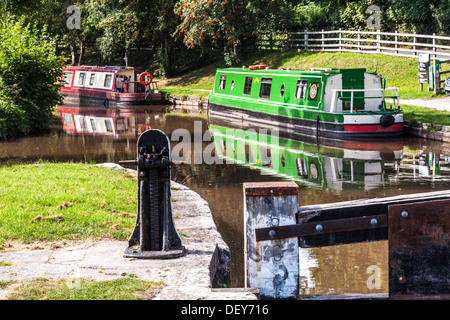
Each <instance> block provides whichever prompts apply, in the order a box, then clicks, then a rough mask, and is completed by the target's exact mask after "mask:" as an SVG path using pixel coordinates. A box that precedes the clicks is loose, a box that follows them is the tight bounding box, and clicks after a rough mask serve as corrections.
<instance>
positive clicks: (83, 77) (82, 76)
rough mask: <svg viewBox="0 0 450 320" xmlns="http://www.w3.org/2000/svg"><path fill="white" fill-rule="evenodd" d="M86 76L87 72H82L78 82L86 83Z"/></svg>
mask: <svg viewBox="0 0 450 320" xmlns="http://www.w3.org/2000/svg"><path fill="white" fill-rule="evenodd" d="M85 78H86V73H84V72H81V73H80V76H79V77H78V84H79V85H80V86H82V85H84V79H85Z"/></svg>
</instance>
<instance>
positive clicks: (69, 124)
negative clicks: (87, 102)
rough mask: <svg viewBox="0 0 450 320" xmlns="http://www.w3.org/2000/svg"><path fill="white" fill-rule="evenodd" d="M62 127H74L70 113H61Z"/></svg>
mask: <svg viewBox="0 0 450 320" xmlns="http://www.w3.org/2000/svg"><path fill="white" fill-rule="evenodd" d="M63 120H64V127H65V128H66V129H74V128H75V125H74V124H73V118H72V115H71V114H70V113H63Z"/></svg>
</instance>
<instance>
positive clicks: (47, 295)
mask: <svg viewBox="0 0 450 320" xmlns="http://www.w3.org/2000/svg"><path fill="white" fill-rule="evenodd" d="M163 286H164V284H163V283H162V282H152V281H145V280H139V279H131V278H120V279H115V280H109V281H94V280H90V279H79V281H76V282H75V283H72V282H71V281H68V280H64V279H61V280H48V279H35V280H32V281H28V282H24V283H22V284H20V285H19V286H18V287H16V288H15V289H14V290H13V292H12V293H10V294H9V295H8V296H7V299H8V300H141V299H142V298H143V297H146V296H149V295H150V296H151V295H152V294H150V293H149V291H151V292H154V293H156V292H158V291H159V290H160V289H161V288H162V287H163Z"/></svg>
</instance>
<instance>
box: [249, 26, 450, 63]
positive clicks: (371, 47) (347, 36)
mask: <svg viewBox="0 0 450 320" xmlns="http://www.w3.org/2000/svg"><path fill="white" fill-rule="evenodd" d="M256 45H257V48H259V49H260V50H287V51H289V50H298V51H300V50H304V51H316V52H317V51H324V52H360V53H383V54H388V55H395V56H405V57H418V55H419V54H420V53H429V54H431V58H432V59H445V58H447V59H450V37H445V36H437V35H435V34H433V35H425V34H416V33H413V34H407V33H398V32H394V33H393V32H381V31H380V30H377V31H359V30H358V31H348V30H341V29H339V30H332V31H324V30H322V31H307V30H305V31H303V32H290V33H284V34H271V33H266V34H262V35H261V36H260V39H259V40H258V41H257V43H256Z"/></svg>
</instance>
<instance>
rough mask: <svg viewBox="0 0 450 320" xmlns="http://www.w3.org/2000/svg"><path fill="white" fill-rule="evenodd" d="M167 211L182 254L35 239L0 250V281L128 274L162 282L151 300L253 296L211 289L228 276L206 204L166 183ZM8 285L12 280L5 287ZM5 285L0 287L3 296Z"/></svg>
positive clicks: (227, 258)
mask: <svg viewBox="0 0 450 320" xmlns="http://www.w3.org/2000/svg"><path fill="white" fill-rule="evenodd" d="M102 166H106V167H108V168H110V169H112V170H123V171H126V172H128V173H130V174H131V175H133V176H136V171H135V170H129V169H125V168H123V167H120V166H118V165H116V164H113V163H107V164H102ZM172 210H173V215H174V217H176V219H175V225H176V228H177V229H178V232H179V233H180V235H181V236H182V240H183V245H184V246H185V248H186V254H185V255H184V256H183V257H180V258H176V259H167V260H146V259H145V260H144V259H127V258H124V257H123V252H124V250H125V249H126V248H127V246H128V242H127V241H112V240H95V241H64V242H59V243H56V244H52V245H51V246H45V245H42V244H39V243H35V244H32V245H30V246H28V247H25V248H24V247H21V248H20V249H19V248H18V247H17V248H14V247H13V248H10V249H6V250H4V251H1V252H0V261H8V262H9V263H8V265H7V266H1V267H0V279H1V280H2V281H15V283H20V282H23V281H30V280H32V279H37V278H46V279H67V280H68V282H69V283H71V284H72V285H76V280H77V279H80V278H90V279H94V280H97V281H106V280H111V279H117V278H123V277H128V276H130V275H133V276H134V277H136V278H138V279H142V280H149V281H156V282H159V281H161V282H163V283H165V284H166V286H164V287H163V288H162V289H161V290H160V291H159V292H152V293H151V294H148V295H146V296H145V297H146V298H147V299H152V300H199V299H201V300H216V299H220V300H228V299H233V300H255V299H257V295H256V294H255V293H253V292H249V291H244V290H239V289H234V288H233V289H230V288H213V287H224V286H225V287H226V286H227V283H229V282H230V281H231V280H230V277H231V270H230V252H229V248H228V246H227V244H226V243H225V242H224V240H223V239H222V236H221V235H220V233H219V232H218V230H217V227H216V225H215V223H214V220H213V217H212V214H211V210H210V208H209V205H208V203H207V202H206V201H205V200H203V199H202V198H201V197H200V196H199V195H198V194H197V193H196V192H194V191H192V190H190V189H189V188H187V187H185V186H183V185H181V184H178V183H175V182H172ZM11 287H12V288H13V287H14V284H13V285H12V286H10V287H9V288H10V289H11ZM8 293H9V289H8V288H6V289H0V299H5V297H6V296H7V294H8Z"/></svg>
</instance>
